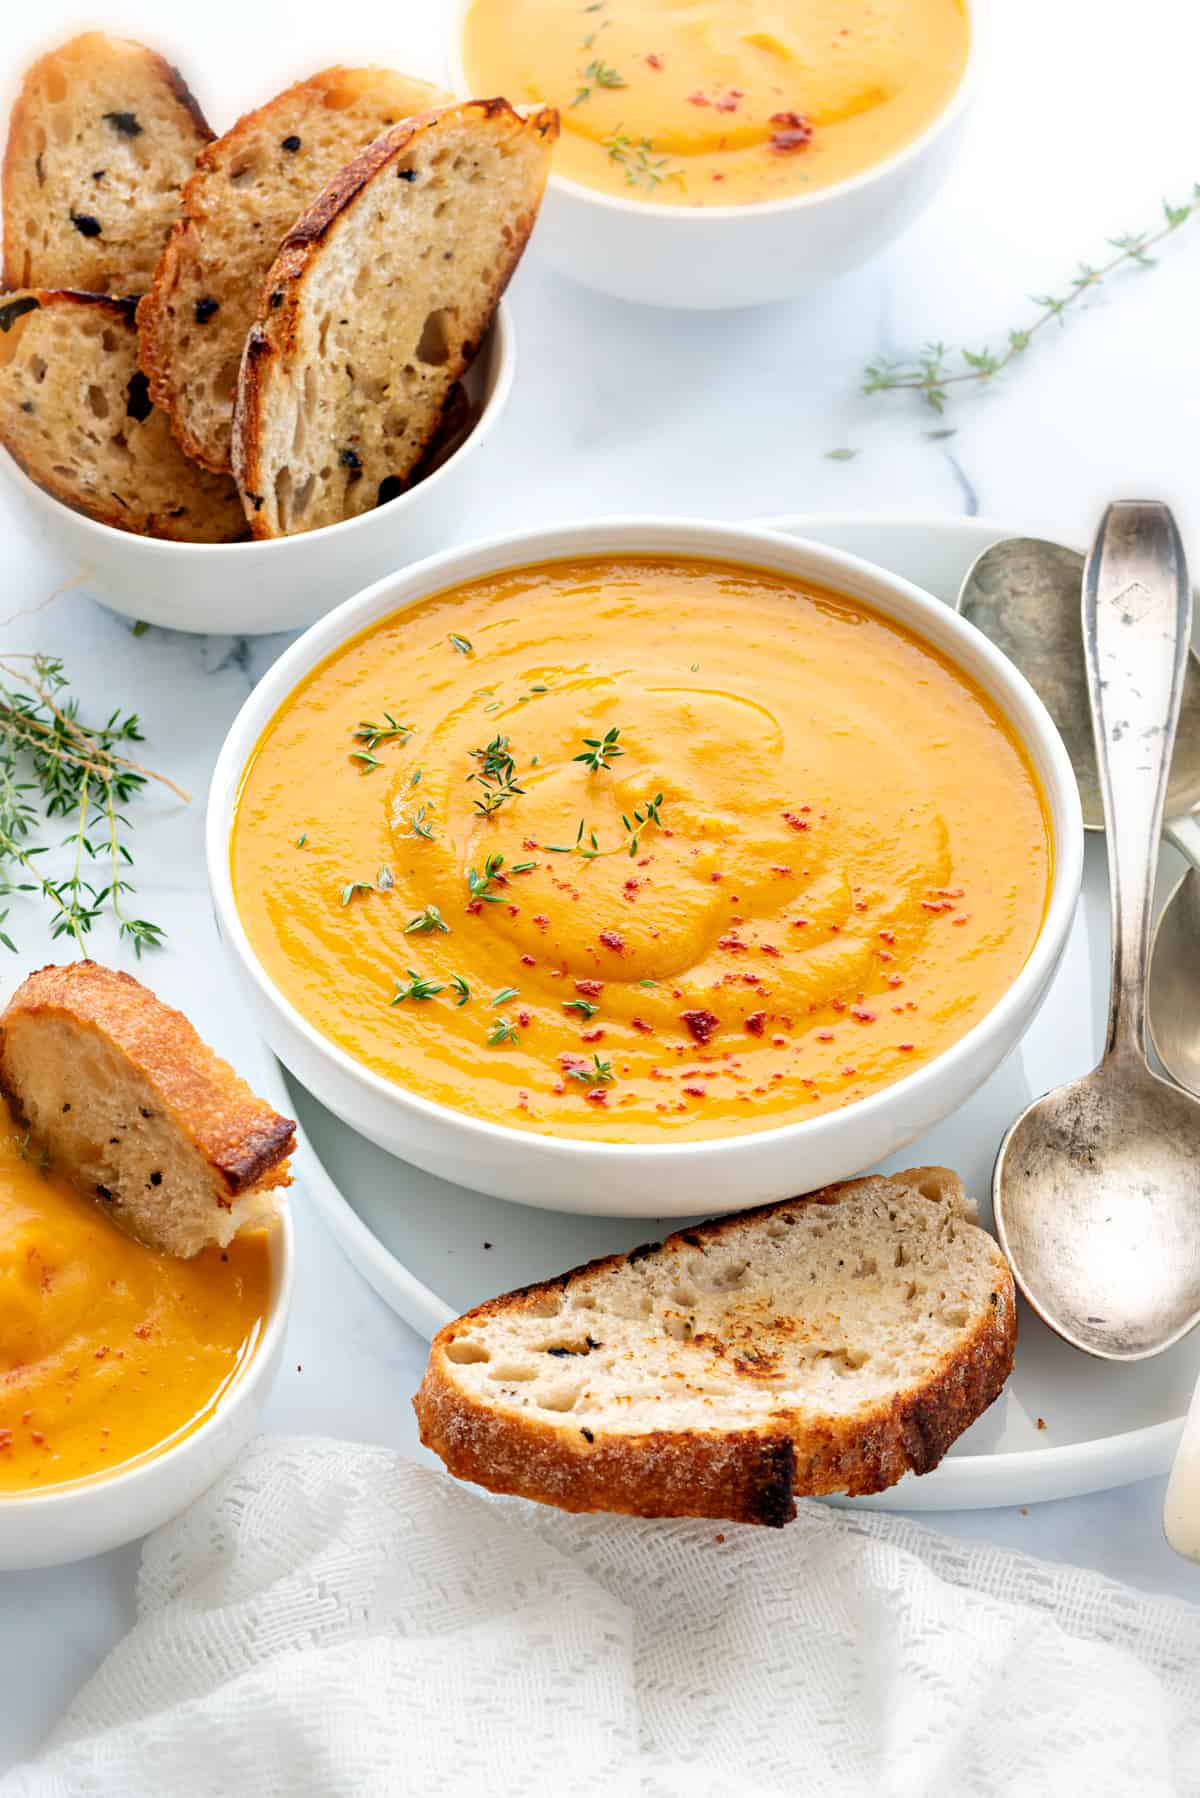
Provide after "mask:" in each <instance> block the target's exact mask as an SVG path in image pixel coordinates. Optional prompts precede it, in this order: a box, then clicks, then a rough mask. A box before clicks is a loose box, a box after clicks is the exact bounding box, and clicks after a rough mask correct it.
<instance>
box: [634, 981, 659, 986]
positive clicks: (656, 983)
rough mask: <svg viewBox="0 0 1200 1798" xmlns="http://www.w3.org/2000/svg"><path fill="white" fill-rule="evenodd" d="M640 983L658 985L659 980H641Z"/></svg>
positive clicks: (641, 984)
mask: <svg viewBox="0 0 1200 1798" xmlns="http://www.w3.org/2000/svg"><path fill="white" fill-rule="evenodd" d="M638 985H639V986H657V985H658V981H657V980H639V981H638Z"/></svg>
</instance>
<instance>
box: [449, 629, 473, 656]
mask: <svg viewBox="0 0 1200 1798" xmlns="http://www.w3.org/2000/svg"><path fill="white" fill-rule="evenodd" d="M450 641H451V643H453V645H454V647H455V649H457V651H458V653H459V655H460V656H473V655H474V654H475V651H474V649H473V648H472V646H471V639H470V638H469V637H460V636H458V635H457V634H456V633H455V632H454V631H451V632H450Z"/></svg>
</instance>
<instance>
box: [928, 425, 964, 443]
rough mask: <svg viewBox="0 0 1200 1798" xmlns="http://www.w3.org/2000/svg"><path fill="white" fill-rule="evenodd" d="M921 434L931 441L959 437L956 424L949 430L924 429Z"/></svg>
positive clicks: (936, 441) (938, 441)
mask: <svg viewBox="0 0 1200 1798" xmlns="http://www.w3.org/2000/svg"><path fill="white" fill-rule="evenodd" d="M921 435H922V437H928V439H929V441H930V442H931V443H941V442H942V440H943V439H944V438H946V437H957V436H958V431H957V430H956V429H955V427H954V426H951V427H950V429H949V430H942V431H922V433H921Z"/></svg>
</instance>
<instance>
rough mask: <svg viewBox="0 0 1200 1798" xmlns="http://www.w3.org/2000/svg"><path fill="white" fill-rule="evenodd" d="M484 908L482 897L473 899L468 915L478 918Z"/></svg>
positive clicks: (468, 908) (547, 920)
mask: <svg viewBox="0 0 1200 1798" xmlns="http://www.w3.org/2000/svg"><path fill="white" fill-rule="evenodd" d="M482 910H483V900H482V899H472V901H471V903H470V905H468V907H467V916H468V917H471V918H477V917H478V916H479V914H480V912H481V911H482ZM546 922H547V924H548V923H549V922H550V920H549V918H547V919H546Z"/></svg>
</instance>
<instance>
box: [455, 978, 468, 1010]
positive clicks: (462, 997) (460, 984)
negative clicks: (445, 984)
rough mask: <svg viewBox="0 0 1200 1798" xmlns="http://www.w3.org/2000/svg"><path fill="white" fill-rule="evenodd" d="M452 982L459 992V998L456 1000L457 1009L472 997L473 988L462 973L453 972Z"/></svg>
mask: <svg viewBox="0 0 1200 1798" xmlns="http://www.w3.org/2000/svg"><path fill="white" fill-rule="evenodd" d="M450 984H451V986H452V987H453V988H454V990H455V992H456V993H457V994H458V998H457V999H456V1000H455V1001H454V1005H455V1009H456V1010H457V1009H458V1007H459V1006H460V1005H465V1004H466V1002H467V1000H468V999H469V998H470V997H471V989H470V987H469V986H468V985H467V983H466V981H465V980H464V979H463V977H462V975H461V974H451V976H450Z"/></svg>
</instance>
